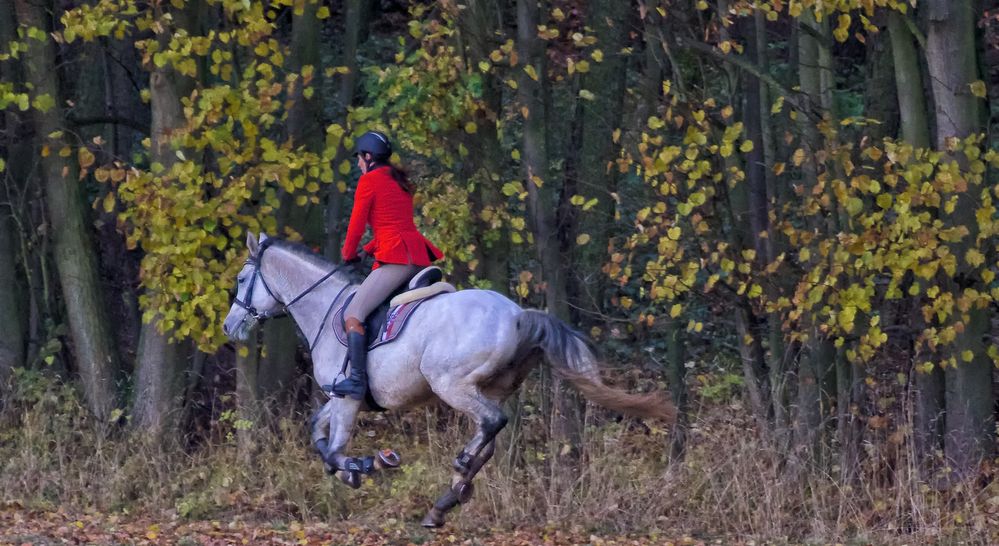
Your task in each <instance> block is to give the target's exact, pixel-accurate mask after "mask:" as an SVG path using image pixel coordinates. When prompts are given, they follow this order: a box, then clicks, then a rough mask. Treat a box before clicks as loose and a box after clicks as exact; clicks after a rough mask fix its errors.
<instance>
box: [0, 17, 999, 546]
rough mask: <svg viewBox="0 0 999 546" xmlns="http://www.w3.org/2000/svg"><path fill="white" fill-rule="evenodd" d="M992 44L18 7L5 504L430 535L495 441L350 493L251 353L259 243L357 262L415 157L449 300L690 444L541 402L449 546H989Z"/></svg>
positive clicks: (995, 77) (0, 46)
mask: <svg viewBox="0 0 999 546" xmlns="http://www.w3.org/2000/svg"><path fill="white" fill-rule="evenodd" d="M997 8H999V5H997V3H995V2H992V1H978V0H976V1H972V0H953V1H948V0H926V1H920V2H918V3H917V2H915V1H913V2H902V1H895V0H837V1H821V0H767V1H763V0H760V1H755V2H749V1H744V0H713V1H706V0H637V1H623V0H590V1H583V0H545V1H540V2H539V1H537V0H480V1H476V0H439V1H431V0H424V1H413V2H404V1H401V0H380V1H373V0H344V1H343V2H325V1H311V0H274V1H248V0H189V1H185V0H170V1H167V0H149V1H140V0H93V1H78V0H60V1H52V0H4V1H3V2H0V150H2V156H0V223H2V225H0V469H2V472H0V491H2V494H0V495H2V499H3V500H4V501H6V502H17V503H18V505H19V506H20V505H23V506H30V507H40V508H42V509H53V508H55V507H61V508H62V509H64V510H80V511H83V510H91V511H101V512H115V513H119V512H121V513H168V514H172V516H173V517H179V518H192V519H198V518H217V517H227V515H232V514H242V515H244V516H245V515H247V514H249V515H251V516H255V517H261V518H268V517H271V518H279V517H287V518H292V519H302V520H306V521H316V520H331V521H338V520H344V519H353V518H358V517H362V514H363V515H365V516H364V517H374V518H377V517H379V516H385V517H389V516H391V517H400V514H402V517H403V519H406V518H408V519H414V518H418V517H419V515H420V514H422V510H424V509H425V508H426V506H427V504H428V503H429V501H430V500H431V496H430V495H431V492H432V491H436V490H437V489H439V488H440V487H442V486H443V484H444V480H445V479H446V476H447V474H446V469H447V464H448V463H447V461H448V460H449V458H450V456H451V454H453V452H455V451H456V448H457V445H458V443H459V441H460V440H461V438H462V435H463V434H464V433H465V430H466V429H465V428H464V426H463V424H462V421H461V419H460V418H459V417H458V416H456V415H453V414H451V413H450V412H449V411H448V410H445V409H444V408H443V407H431V408H429V409H427V410H426V411H418V412H414V413H410V414H407V415H402V416H400V415H387V416H379V415H376V416H370V417H367V418H365V419H363V420H362V421H361V423H360V424H359V430H358V440H357V442H355V449H357V450H362V449H365V448H366V447H386V446H387V445H388V444H394V445H392V447H396V448H398V449H400V450H401V451H402V454H403V457H404V459H405V460H406V461H407V465H406V466H405V469H404V470H403V471H402V472H400V473H397V474H396V475H395V476H394V477H393V478H392V479H390V480H387V481H384V482H382V481H378V482H374V481H369V483H366V484H365V488H362V489H361V490H359V491H358V492H353V491H349V490H346V488H343V487H338V486H337V485H336V484H334V483H333V482H332V481H331V480H330V479H329V478H326V477H324V476H323V475H322V468H321V464H320V463H319V461H318V459H315V458H314V457H313V456H312V455H311V454H310V453H309V447H308V445H307V435H306V433H305V428H304V424H303V423H304V421H305V419H306V418H307V416H308V415H309V412H310V409H311V406H312V404H313V403H314V400H315V399H316V396H317V394H316V392H315V391H316V388H315V385H313V382H312V380H311V378H310V377H309V375H308V371H309V367H310V364H309V361H308V355H306V354H303V351H302V349H301V347H300V346H299V343H298V338H297V335H296V332H295V329H294V326H293V325H292V324H291V323H290V322H288V321H287V320H286V319H285V320H275V321H272V322H271V323H269V324H267V325H266V326H265V327H264V328H263V329H262V332H261V333H260V335H259V338H258V340H257V341H256V343H251V344H250V345H249V346H233V345H231V344H225V343H224V342H225V339H224V337H223V336H222V334H221V331H220V325H221V318H222V317H223V316H224V314H225V311H226V309H227V308H228V306H229V303H230V297H231V290H232V287H233V286H232V284H233V282H234V279H235V274H236V272H237V271H238V269H239V268H240V267H241V266H242V258H243V254H244V252H245V249H244V243H243V241H244V239H245V236H246V233H247V231H251V232H254V233H256V232H266V233H268V234H271V235H278V236H281V237H285V238H288V239H292V240H296V241H302V242H304V243H305V244H306V245H308V246H310V247H312V248H314V249H316V250H317V251H318V252H321V253H324V254H326V255H327V256H330V257H331V259H333V260H334V261H336V260H338V259H339V258H338V255H339V247H340V242H341V236H342V234H343V233H344V231H345V222H346V220H347V218H348V216H349V211H350V204H351V191H352V188H353V186H354V181H355V180H356V177H357V175H358V173H357V172H356V168H355V167H353V166H352V164H351V161H350V159H351V158H350V152H349V151H350V149H351V145H352V138H353V137H356V136H357V135H359V134H361V133H362V132H363V131H366V130H370V129H378V130H383V131H385V132H387V133H388V134H389V135H391V137H392V138H393V139H394V140H395V142H396V144H397V159H398V160H399V161H400V162H402V163H403V164H404V165H406V166H407V167H408V168H409V169H410V172H411V175H412V177H413V178H414V179H415V180H416V181H417V183H418V187H419V189H418V194H417V211H416V212H417V217H418V224H419V226H420V229H421V230H423V231H424V232H425V233H426V234H427V235H428V236H429V238H430V239H431V240H433V241H435V242H436V243H438V244H439V245H440V246H441V247H442V248H443V249H444V250H445V252H446V254H447V260H446V263H445V264H444V265H445V268H446V269H447V275H448V277H449V279H450V280H451V281H452V282H454V283H455V284H457V285H459V286H461V287H472V286H477V287H488V288H491V289H493V290H497V291H499V292H502V293H504V294H506V295H508V296H509V297H510V298H512V299H513V300H514V301H516V302H517V303H519V304H521V305H524V306H528V307H538V308H544V309H547V310H548V311H549V312H551V313H553V314H555V315H557V316H559V317H560V318H562V319H564V320H566V321H568V322H570V323H571V324H573V325H574V326H576V327H577V328H579V329H580V330H581V331H583V332H585V333H587V334H588V336H589V337H590V338H591V339H592V340H593V341H594V342H595V344H596V345H597V346H598V347H599V348H600V350H601V352H602V355H603V358H604V360H605V361H606V363H607V365H608V377H609V378H610V379H611V380H612V381H614V382H615V383H617V384H619V385H623V386H627V387H629V388H631V389H635V390H650V389H654V388H663V389H668V390H669V391H670V393H671V394H672V396H673V399H674V401H675V402H676V404H677V406H678V407H679V408H680V410H681V412H680V418H679V420H678V422H677V424H676V425H675V427H674V428H672V429H667V428H666V427H665V426H663V425H662V424H660V423H641V422H637V421H629V420H622V419H621V418H620V417H618V416H615V415H611V414H607V413H606V412H603V411H602V410H600V409H598V408H594V407H590V406H587V405H585V404H583V403H581V402H580V400H579V399H578V397H577V396H575V395H574V394H573V393H571V392H570V391H567V390H566V389H564V388H562V386H561V385H559V382H558V381H557V380H555V379H554V378H552V377H550V376H549V375H547V374H546V373H544V372H541V373H539V374H537V375H536V376H532V377H531V378H530V379H529V381H528V383H527V385H525V387H524V388H523V389H522V390H521V392H520V393H519V394H518V396H516V397H515V398H516V399H515V400H514V401H512V402H511V404H510V405H509V408H508V409H509V411H510V413H511V415H512V417H513V419H512V420H511V424H510V426H509V427H508V429H507V430H506V431H505V432H504V433H503V434H502V435H501V437H502V440H501V441H502V442H503V445H502V446H501V448H500V449H499V452H498V455H497V457H496V459H495V460H494V462H493V463H492V464H491V465H490V467H489V468H487V471H486V472H485V473H484V476H483V478H481V479H483V480H484V482H485V487H481V488H480V493H479V496H478V497H477V499H476V500H475V501H474V502H473V503H472V504H470V505H468V506H467V507H465V508H464V509H463V512H462V514H461V515H460V516H459V517H458V518H455V519H456V522H455V525H457V526H459V528H460V527H461V526H463V525H464V526H469V527H474V526H481V525H482V524H483V522H485V523H486V524H487V525H493V526H498V527H512V526H515V525H522V524H531V525H546V524H549V525H556V526H566V527H571V526H575V527H577V528H582V529H593V530H604V531H613V532H635V533H641V534H645V535H648V534H650V533H657V532H660V531H662V532H678V533H690V534H694V535H704V536H719V535H726V536H736V535H738V536H752V537H761V538H764V539H782V540H792V541H794V540H806V539H815V540H825V539H831V538H832V537H861V538H863V537H875V538H874V539H875V540H878V541H883V542H894V541H901V542H905V541H911V540H912V537H914V536H915V537H923V538H926V539H927V540H929V539H948V540H949V539H961V540H966V541H969V542H972V543H982V544H985V543H990V542H991V543H995V541H996V540H997V538H996V532H997V531H996V529H999V483H997V482H996V476H995V469H996V466H997V463H999V460H997V459H996V458H995V457H996V440H997V432H996V419H995V417H996V412H997V405H996V400H997V396H996V394H997V392H999V388H997V385H999V380H997V377H999V375H997V372H996V368H997V365H999V346H997V343H996V340H997V333H999V328H997V326H999V323H997V318H999V317H997V313H996V311H997V303H999V280H997V279H996V274H997V272H999V252H997V250H999V249H997V241H999V238H997V235H999V215H997V211H996V207H995V203H994V202H995V200H996V199H997V198H999V185H997V184H996V180H997V178H996V175H997V170H996V169H997V168H999V153H997V151H996V141H995V137H994V135H993V133H992V130H991V129H992V128H993V127H994V126H995V123H996V121H997V118H996V112H997V109H996V108H995V107H994V106H993V105H994V103H993V102H992V99H993V98H996V97H999V85H997V84H999V11H997Z"/></svg>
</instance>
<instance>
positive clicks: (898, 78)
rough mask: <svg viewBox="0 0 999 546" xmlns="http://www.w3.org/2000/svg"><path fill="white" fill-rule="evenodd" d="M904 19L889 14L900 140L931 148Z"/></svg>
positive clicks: (912, 45)
mask: <svg viewBox="0 0 999 546" xmlns="http://www.w3.org/2000/svg"><path fill="white" fill-rule="evenodd" d="M904 18H905V15H903V14H901V13H898V12H896V11H894V10H889V15H888V33H889V35H890V37H891V53H892V60H893V63H892V64H893V65H894V67H895V90H896V94H897V96H898V110H899V122H900V124H901V134H900V136H901V137H902V140H905V141H906V142H908V143H909V144H912V145H913V146H916V147H919V148H928V147H929V146H930V124H929V120H928V119H927V117H926V116H927V112H928V111H929V110H928V108H927V106H926V95H925V94H924V93H923V75H922V72H923V70H922V68H921V67H920V65H919V52H918V51H917V49H916V44H915V43H914V42H913V40H914V38H913V36H912V33H911V32H910V31H909V27H908V26H906V24H905V21H904Z"/></svg>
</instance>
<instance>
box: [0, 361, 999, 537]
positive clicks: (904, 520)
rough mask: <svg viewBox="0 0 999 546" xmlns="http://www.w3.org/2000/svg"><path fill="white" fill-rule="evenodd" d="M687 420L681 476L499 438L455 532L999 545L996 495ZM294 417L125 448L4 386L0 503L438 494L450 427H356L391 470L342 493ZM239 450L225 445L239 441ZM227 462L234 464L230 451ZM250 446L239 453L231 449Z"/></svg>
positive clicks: (321, 503) (85, 422) (188, 504)
mask: <svg viewBox="0 0 999 546" xmlns="http://www.w3.org/2000/svg"><path fill="white" fill-rule="evenodd" d="M713 411H714V413H712V412H705V413H703V414H702V415H700V416H699V417H697V418H696V419H694V421H693V425H692V427H691V430H690V431H689V438H690V440H689V446H688V449H687V453H686V458H685V459H684V460H683V461H682V462H675V463H672V464H671V463H670V462H669V461H668V460H667V455H666V453H667V451H668V450H667V449H666V446H667V445H668V439H669V438H668V433H667V432H666V431H663V430H658V429H648V428H645V427H643V426H636V425H637V423H636V422H633V421H621V422H614V421H612V420H608V419H606V417H604V416H602V415H600V414H597V413H595V412H589V413H588V416H587V423H588V425H587V427H586V428H585V430H584V431H583V432H582V436H583V441H582V446H581V448H578V449H572V447H573V446H567V445H566V444H563V443H559V442H554V441H552V440H550V438H549V435H548V434H546V431H547V430H549V428H548V426H547V425H546V423H545V422H544V419H542V418H540V416H539V415H537V414H533V413H531V412H529V411H527V412H524V413H522V418H521V419H520V420H519V421H517V422H516V423H515V424H513V425H511V426H510V427H508V429H507V430H506V431H504V433H503V434H502V435H501V440H500V445H499V447H498V449H497V453H496V456H495V458H494V460H493V462H492V463H491V464H490V465H488V466H487V467H486V468H485V469H484V470H483V472H482V474H481V475H480V477H479V479H478V480H477V491H476V495H475V498H474V500H473V502H471V503H470V504H469V505H467V506H465V507H462V508H461V509H459V510H457V511H456V513H454V514H452V516H451V517H450V519H449V521H450V522H451V524H452V525H453V526H454V527H456V528H458V529H462V528H467V529H471V528H481V527H483V526H488V527H499V528H511V527H514V526H520V525H558V526H566V527H576V528H583V529H590V530H593V531H594V532H614V533H625V532H637V533H642V534H645V535H648V534H654V533H657V532H662V533H670V534H676V533H683V534H689V535H692V536H702V537H718V536H739V537H743V538H746V537H754V538H757V539H760V540H764V541H791V542H796V541H809V542H811V541H815V542H847V541H858V540H859V541H864V542H871V543H883V544H893V543H898V544H903V543H910V544H911V543H926V542H938V541H955V540H960V541H964V543H965V544H995V543H999V484H996V483H994V482H993V483H991V484H989V485H987V486H982V485H981V484H978V485H977V486H975V487H970V484H964V485H962V486H957V487H953V488H950V489H948V490H947V491H944V492H941V491H936V490H933V489H932V488H929V487H927V486H926V485H925V484H923V483H921V482H920V481H919V480H918V479H917V478H916V473H915V472H914V470H913V469H912V468H911V464H910V460H909V459H910V458H909V457H907V456H906V455H905V453H902V454H899V450H898V449H897V448H896V449H894V450H892V449H888V448H887V447H884V448H882V447H878V446H870V445H869V446H867V450H866V452H865V454H864V457H863V460H864V462H863V463H862V464H861V468H859V469H857V474H856V475H857V476H858V478H857V479H856V480H855V481H853V482H852V483H849V484H845V483H843V482H842V481H840V479H839V476H838V471H837V472H834V471H835V470H837V469H836V468H835V467H834V465H832V464H830V465H826V466H816V467H811V468H807V469H805V470H804V471H801V472H795V473H792V472H790V471H789V468H788V465H787V457H784V456H782V455H781V454H779V453H777V452H776V451H775V450H774V448H773V447H772V446H770V445H768V444H766V443H764V442H762V441H760V440H759V439H758V438H756V436H755V435H754V433H753V432H752V427H751V426H750V424H749V423H748V422H741V421H738V420H733V419H732V416H731V415H732V412H731V411H730V410H725V408H716V409H715V410H713ZM305 419H306V417H305V416H304V415H283V416H278V417H272V418H267V419H266V420H265V422H258V423H255V426H254V428H253V429H252V430H250V431H247V432H241V431H237V430H234V428H233V427H232V424H231V423H216V425H215V427H216V428H215V429H214V430H213V431H212V434H211V438H208V439H205V440H203V441H202V442H200V443H198V444H197V445H195V446H193V447H189V448H187V449H180V448H176V449H162V448H159V447H157V446H152V445H146V444H141V443H140V444H136V443H134V442H132V441H130V438H129V437H128V432H127V431H126V430H120V429H110V430H109V429H102V428H101V427H100V426H99V425H98V424H96V423H94V422H93V421H92V420H91V419H89V417H88V416H87V415H86V412H85V411H84V410H83V409H82V407H81V406H80V404H79V403H78V402H77V398H76V395H75V393H74V392H73V390H72V389H70V388H68V387H66V386H64V385H61V384H57V383H51V382H41V381H39V382H37V383H35V384H21V385H19V387H18V391H17V392H16V393H15V395H14V396H13V397H12V399H11V400H10V402H9V403H5V405H4V407H3V409H2V411H0V492H2V493H0V500H2V501H17V502H20V503H23V504H25V505H28V506H32V507H43V508H58V507H63V508H65V509H67V510H87V509H93V510H99V511H115V512H119V511H128V512H130V513H138V512H156V513H165V514H172V515H176V516H178V517H183V518H192V519H199V518H213V519H220V518H226V517H240V518H247V517H253V518H263V519H278V520H308V521H316V520H322V521H338V520H345V519H360V520H364V521H368V522H377V521H384V520H388V519H399V518H404V519H408V520H414V521H416V520H418V519H419V518H421V517H422V516H423V514H424V513H425V511H426V510H427V508H429V506H430V504H431V503H432V502H433V500H434V499H435V498H436V496H437V495H438V494H440V493H442V492H443V488H444V487H445V486H446V484H447V483H448V480H449V479H450V465H451V460H452V459H453V457H454V455H455V454H456V453H457V452H458V450H459V448H460V447H461V445H462V444H463V443H464V442H465V440H466V439H467V437H468V435H467V430H466V429H467V426H465V424H464V423H463V420H461V419H459V418H458V417H456V416H454V415H453V414H452V413H450V412H449V411H446V410H443V409H439V408H428V409H426V410H419V411H416V412H412V413H410V414H407V415H404V416H396V415H388V416H382V415H376V416H368V417H366V418H365V419H364V420H362V422H361V423H360V424H359V428H358V434H357V436H356V440H355V443H354V446H352V451H353V452H355V453H358V454H366V453H371V452H373V451H374V450H376V449H380V448H383V447H392V448H395V449H397V450H398V451H399V452H400V453H401V455H402V456H403V461H404V466H403V468H402V469H401V470H398V471H395V472H392V473H391V474H383V475H379V476H376V477H374V478H372V479H369V480H367V482H366V483H365V484H364V486H363V487H362V488H361V489H360V490H357V491H354V490H350V489H348V488H346V487H345V486H343V485H342V484H340V483H339V482H337V481H335V480H334V479H333V478H331V477H329V476H326V475H325V474H324V473H323V469H322V465H321V463H320V462H319V460H318V458H317V457H316V456H315V455H314V454H313V453H312V452H311V449H310V448H309V446H308V445H307V437H306V433H305V429H304V422H305ZM241 434H242V435H243V436H242V441H240V435H241ZM241 445H242V446H244V448H241V447H240V446H241ZM247 445H252V447H251V448H248V449H247V448H245V446H247Z"/></svg>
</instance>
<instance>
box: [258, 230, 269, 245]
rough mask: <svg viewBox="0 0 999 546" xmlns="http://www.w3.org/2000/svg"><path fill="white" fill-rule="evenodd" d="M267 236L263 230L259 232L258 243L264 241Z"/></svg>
mask: <svg viewBox="0 0 999 546" xmlns="http://www.w3.org/2000/svg"><path fill="white" fill-rule="evenodd" d="M269 238H270V237H268V236H267V234H266V233H264V232H263V231H261V232H260V244H264V241H266V240H267V239H269Z"/></svg>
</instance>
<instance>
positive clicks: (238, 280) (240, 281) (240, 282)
mask: <svg viewBox="0 0 999 546" xmlns="http://www.w3.org/2000/svg"><path fill="white" fill-rule="evenodd" d="M244 282H246V279H236V284H243V283H244Z"/></svg>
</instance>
